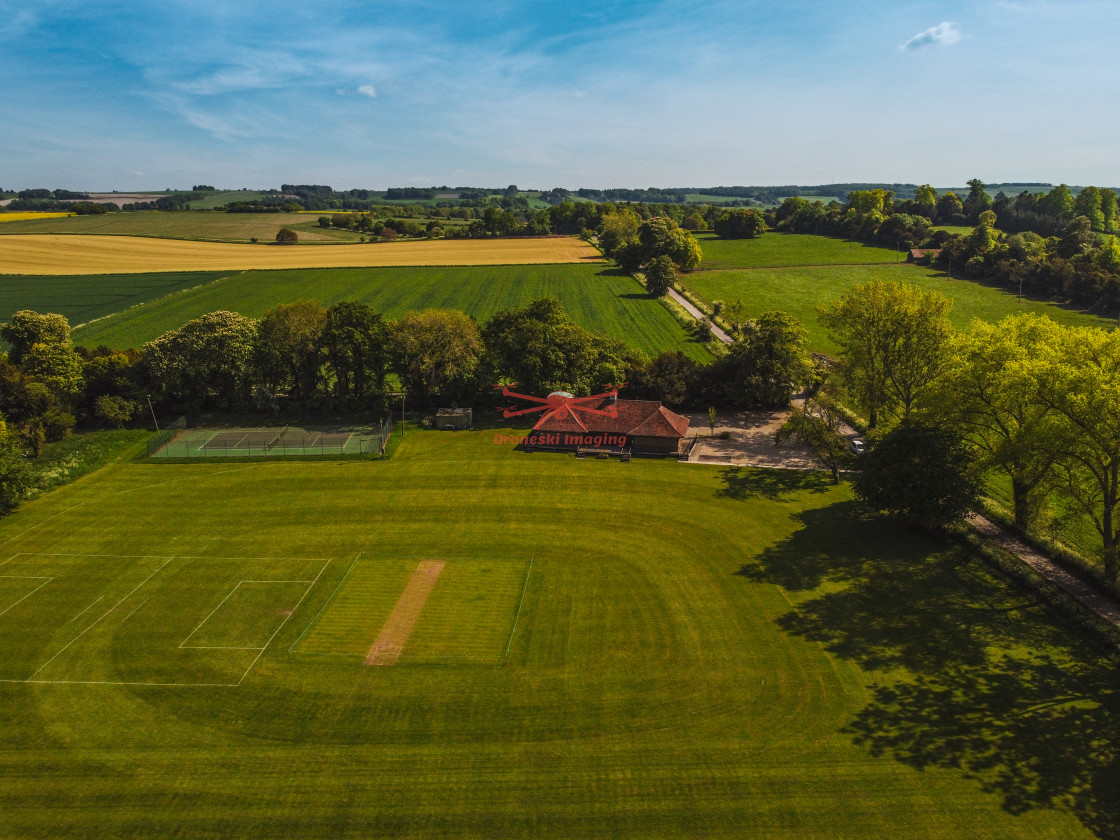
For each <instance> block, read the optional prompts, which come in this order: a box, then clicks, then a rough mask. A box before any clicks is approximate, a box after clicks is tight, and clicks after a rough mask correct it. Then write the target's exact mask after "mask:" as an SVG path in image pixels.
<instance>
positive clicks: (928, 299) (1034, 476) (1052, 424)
mask: <svg viewBox="0 0 1120 840" xmlns="http://www.w3.org/2000/svg"><path fill="white" fill-rule="evenodd" d="M951 306H952V302H951V301H950V300H949V299H948V298H946V297H945V296H944V295H941V294H940V293H939V292H935V291H929V292H924V291H921V290H920V289H918V288H917V287H915V286H910V285H908V284H904V283H897V282H882V281H875V282H872V283H869V284H865V285H862V286H857V287H855V288H853V289H852V290H851V292H849V293H848V294H847V295H845V296H844V297H843V298H841V299H840V300H838V301H836V302H835V303H833V304H831V305H829V306H826V307H823V308H822V309H821V310H820V320H821V322H822V323H824V324H825V325H826V326H828V327H829V329H830V331H831V333H832V336H833V339H834V340H835V341H836V342H837V344H838V345H839V346H840V348H841V353H840V359H839V364H838V365H837V367H836V368H835V369H833V370H831V371H822V372H821V373H822V375H821V377H820V380H819V381H818V383H817V385H816V389H815V391H814V393H813V395H812V396H810V398H809V399H807V400H806V401H805V403H804V405H803V406H800V407H798V408H796V409H795V410H794V412H793V414H792V416H791V420H790V423H789V424H788V428H787V429H786V431H785V433H784V434H785V436H787V437H789V436H792V437H796V438H797V439H799V440H801V441H803V442H805V443H807V444H809V445H811V446H812V447H813V448H814V449H815V450H816V451H817V452H818V454H819V455H820V456H821V457H822V459H824V460H825V462H826V463H828V464H830V465H831V466H833V468H834V472H835V468H836V466H837V464H838V462H839V460H840V458H841V456H842V454H843V453H844V451H845V450H846V448H847V446H846V444H847V441H846V439H845V438H844V436H843V435H842V434H840V428H841V426H840V424H841V421H842V411H841V409H840V406H841V405H851V406H854V407H855V408H856V409H857V410H859V411H860V412H862V414H863V416H864V417H865V418H866V419H867V423H868V427H869V431H868V435H867V445H868V450H869V451H868V453H867V454H866V455H865V456H864V463H863V467H864V469H863V470H862V471H861V473H860V474H859V476H858V477H857V478H856V480H855V481H856V491H857V493H858V494H860V495H861V496H863V497H864V498H865V499H866V500H868V501H869V502H870V503H872V505H873V506H874V507H877V508H880V509H886V510H892V511H895V512H898V513H903V514H906V515H908V516H910V517H911V518H913V519H914V520H915V521H916V522H917V523H918V524H922V525H926V526H929V525H941V524H944V523H945V522H948V521H951V520H952V519H954V518H956V517H958V516H960V515H962V514H963V513H965V512H967V511H968V510H969V509H971V508H975V505H976V499H977V496H978V495H979V493H980V492H981V490H982V487H983V483H982V480H981V479H982V478H983V477H984V476H991V475H998V476H1002V479H1003V480H1004V481H1005V482H1006V483H1007V484H1008V485H1009V486H1010V488H1011V505H1012V513H1013V516H1014V519H1015V522H1016V524H1017V525H1018V526H1019V527H1020V528H1022V529H1023V530H1024V531H1028V532H1029V531H1031V530H1034V529H1036V528H1038V527H1040V526H1041V525H1043V524H1044V523H1043V522H1042V520H1043V518H1044V517H1045V515H1046V510H1047V509H1048V505H1047V500H1049V499H1061V500H1064V503H1068V504H1069V505H1072V506H1073V507H1075V508H1076V509H1079V510H1080V511H1081V512H1082V513H1084V514H1085V516H1086V517H1088V519H1089V521H1091V522H1092V523H1093V525H1094V527H1095V528H1096V531H1097V534H1098V536H1099V538H1100V547H1101V557H1102V558H1103V565H1102V568H1101V570H1100V573H1101V576H1102V578H1103V579H1104V580H1105V581H1107V582H1108V583H1110V584H1115V583H1116V582H1117V579H1118V572H1120V330H1103V329H1099V328H1093V327H1066V326H1061V325H1059V324H1057V323H1056V322H1054V321H1052V320H1051V319H1049V318H1046V317H1044V316H1036V315H1019V316H1013V317H1009V318H1006V319H1004V320H1003V321H1000V322H999V323H995V324H993V323H987V322H983V321H979V320H975V321H973V322H972V324H971V325H970V326H969V327H968V328H967V329H964V330H961V331H957V330H955V329H953V327H952V326H951V325H950V323H949V321H948V317H947V313H948V312H949V309H950V307H951Z"/></svg>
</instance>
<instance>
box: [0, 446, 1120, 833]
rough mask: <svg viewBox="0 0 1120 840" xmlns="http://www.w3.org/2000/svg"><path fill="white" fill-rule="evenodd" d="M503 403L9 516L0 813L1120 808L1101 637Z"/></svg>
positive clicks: (135, 480)
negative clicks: (535, 428) (310, 453)
mask: <svg viewBox="0 0 1120 840" xmlns="http://www.w3.org/2000/svg"><path fill="white" fill-rule="evenodd" d="M492 434H493V433H492V432H488V433H484V432H456V433H446V432H419V433H409V434H408V436H407V437H406V438H405V439H404V441H403V442H402V443H401V445H400V446H399V448H398V449H397V451H396V454H395V455H394V457H393V458H392V459H391V460H387V461H380V462H379V461H351V462H345V461H333V462H329V463H309V462H285V463H254V464H239V465H231V464H191V465H166V464H155V463H151V462H131V461H127V460H126V461H122V462H118V463H117V464H115V465H112V466H109V467H107V468H105V469H103V470H101V471H100V472H97V473H94V474H92V475H89V476H86V477H85V478H83V479H81V480H79V481H77V482H75V483H74V484H71V485H68V486H66V487H63V488H61V489H59V490H56V491H54V492H53V493H51V494H48V495H46V496H44V497H42V498H40V499H37V500H35V501H32V502H28V503H25V504H24V505H23V506H22V507H21V508H20V509H19V510H18V511H17V512H16V513H15V514H13V515H10V516H8V517H6V518H4V519H3V520H0V545H2V546H3V552H2V555H0V651H2V654H0V680H3V681H2V682H0V721H2V724H3V748H2V749H0V814H2V815H3V819H0V836H3V837H11V838H21V839H22V838H27V837H52V838H82V839H83V840H84V838H89V837H108V836H112V837H115V838H165V837H172V836H175V837H223V838H274V837H275V838H288V837H300V838H319V837H322V838H331V839H332V840H335V839H336V838H347V837H353V838H370V837H430V838H441V837H449V838H468V837H504V838H533V839H534V840H540V839H541V838H566V839H567V838H596V839H597V838H603V837H613V838H631V837H633V838H649V837H659V838H695V837H708V838H724V837H726V838H744V837H760V838H761V837H765V838H771V840H779V838H791V840H792V838H798V840H800V838H805V837H814V838H851V840H857V838H858V840H869V839H871V840H874V838H891V840H893V838H899V837H906V838H947V839H951V840H956V838H961V837H969V838H975V839H976V840H996V839H997V838H998V840H1008V838H1031V840H1039V838H1051V839H1052V840H1057V838H1062V839H1063V840H1065V838H1080V837H1085V838H1089V837H1092V836H1098V837H1114V836H1116V833H1117V830H1118V829H1120V800H1118V799H1117V797H1116V795H1115V793H1116V790H1117V775H1116V774H1117V769H1116V768H1117V765H1116V761H1117V756H1118V755H1120V727H1117V726H1116V718H1115V716H1116V715H1117V714H1120V707H1118V700H1117V694H1116V691H1115V686H1116V676H1115V675H1116V670H1115V669H1116V662H1115V653H1114V652H1112V653H1109V654H1107V655H1106V654H1105V653H1103V652H1102V649H1101V648H1097V647H1095V646H1094V645H1093V644H1091V643H1090V642H1088V641H1087V640H1085V639H1084V638H1083V637H1082V636H1080V635H1079V633H1078V631H1077V630H1076V629H1075V628H1073V627H1072V626H1070V625H1068V624H1065V623H1063V622H1062V621H1061V620H1060V619H1058V618H1056V617H1055V616H1054V615H1053V614H1051V613H1050V612H1049V611H1048V610H1047V609H1045V608H1043V607H1041V606H1040V605H1039V604H1038V603H1037V602H1035V601H1034V600H1033V599H1032V597H1031V596H1030V595H1029V594H1027V593H1025V592H1024V591H1022V590H1019V589H1017V588H1015V587H1014V586H1012V585H1010V584H1008V583H1007V582H1006V581H1004V580H1003V579H1002V578H1000V577H999V576H997V575H996V574H994V573H993V572H991V571H990V570H989V569H988V567H986V566H985V565H983V564H982V563H980V562H979V561H978V560H976V559H975V558H974V557H972V556H971V555H969V554H968V553H966V551H965V550H964V549H963V548H957V547H953V546H952V545H947V544H941V543H933V542H929V541H927V540H925V539H923V538H921V537H918V536H916V535H915V534H913V533H911V532H909V531H906V530H903V529H900V528H896V527H895V526H892V525H890V524H887V523H883V522H876V521H869V520H866V519H864V518H862V517H861V516H860V515H859V514H858V511H857V509H856V508H855V506H854V504H853V502H852V501H851V495H850V492H849V490H848V489H847V488H846V487H833V486H831V485H830V484H829V482H828V481H827V479H826V478H825V477H824V476H822V475H819V474H815V473H792V472H790V473H787V472H781V471H763V470H749V469H733V468H717V467H704V466H696V465H682V464H678V463H676V462H664V461H638V462H634V463H630V464H620V463H619V462H617V461H597V460H594V459H592V460H586V461H579V460H576V459H574V458H572V457H570V456H560V455H543V454H539V453H538V454H525V453H520V452H516V451H514V450H513V449H512V448H510V447H500V446H495V445H494V444H493V440H492ZM141 448H142V447H141ZM262 488H263V492H262ZM577 524H578V527H576V525H577ZM840 535H842V538H838V537H839V536H840ZM421 564H426V565H428V566H430V565H431V564H436V565H439V566H441V567H442V573H441V574H440V575H439V577H438V579H436V580H435V582H434V584H433V586H432V588H430V594H428V595H426V600H421V601H420V602H419V605H418V606H417V604H412V612H411V613H410V615H411V621H412V623H411V624H410V625H409V632H407V633H404V634H403V635H402V636H401V637H400V648H399V658H396V659H395V660H394V662H395V664H392V665H367V664H365V662H366V655H365V654H366V652H367V651H368V650H369V649H370V646H371V645H372V644H375V643H376V642H377V640H378V639H380V638H381V637H382V636H383V635H384V633H385V628H386V627H388V626H389V625H390V624H391V623H392V617H393V616H397V617H398V618H399V614H400V612H401V604H402V603H404V602H405V595H406V592H409V591H412V589H413V587H412V582H411V581H412V579H414V578H415V575H416V574H418V573H419V571H420V569H421V568H422V566H421ZM387 616H388V617H389V618H387Z"/></svg>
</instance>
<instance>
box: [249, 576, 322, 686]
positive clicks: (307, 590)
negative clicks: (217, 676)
mask: <svg viewBox="0 0 1120 840" xmlns="http://www.w3.org/2000/svg"><path fill="white" fill-rule="evenodd" d="M330 564H331V561H330V560H328V561H327V562H326V563H324V564H323V568H321V569H320V570H319V574H317V575H315V580H313V581H311V585H310V586H308V587H307V589H306V590H304V593H303V596H302V597H301V598H300V599H299V600H298V601H297V602H296V605H295V606H294V607H292V611H291V612H290V613H288V614H287V615H286V616H284V620H283V621H281V622H280V626H279V627H277V628H276V630H275V631H274V632H273V634H272V635H271V636H269V637H268V641H267V642H265V644H264V647H263V648H261V652H260V653H258V654H257V655H256V657H255V658H254V659H253V661H252V662H250V663H249V667H248V668H246V669H245V673H244V674H242V675H241V679H239V680H238V681H237V684H238V685H241V683H242V682H244V680H245V678H246V677H247V676H249V672H250V671H252V670H253V666H254V665H256V664H257V662H258V661H259V660H260V658H261V657H262V656H264V652H265V651H266V650H268V646H269V645H271V644H272V640H273V639H275V638H276V635H277V634H278V633H279V632H280V631H281V630H283V629H284V625H285V624H287V623H288V619H290V618H291V617H292V616H293V615H295V614H296V610H298V609H299V605H300V604H302V603H303V602H304V600H306V598H307V596H308V594H310V592H311V590H312V589H314V588H315V584H316V583H318V582H319V578H321V577H322V576H323V572H325V571H326V570H327V566H329V565H330Z"/></svg>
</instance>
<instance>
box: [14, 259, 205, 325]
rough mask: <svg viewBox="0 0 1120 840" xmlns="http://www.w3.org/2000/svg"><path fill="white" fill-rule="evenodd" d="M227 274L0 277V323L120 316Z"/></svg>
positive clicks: (83, 320) (80, 320) (82, 320)
mask: <svg viewBox="0 0 1120 840" xmlns="http://www.w3.org/2000/svg"><path fill="white" fill-rule="evenodd" d="M225 274H226V272H216V271H194V272H191V271H180V272H170V273H167V274H99V275H96V276H92V277H39V276H30V275H8V276H0V321H7V320H8V318H10V317H11V316H12V313H13V312H18V311H19V310H21V309H34V310H35V311H36V312H57V313H59V314H60V315H65V316H66V317H67V318H68V319H69V320H70V323H71V324H73V325H75V326H76V325H78V324H84V323H87V322H89V321H92V320H94V319H96V318H103V317H105V316H106V315H110V314H112V313H114V312H123V311H125V310H126V309H128V308H130V307H132V306H136V305H137V304H138V303H144V302H146V301H151V300H156V299H157V298H161V297H163V296H165V295H169V294H171V293H173V292H179V291H182V290H183V289H190V288H193V287H195V286H200V285H203V284H205V283H209V282H211V281H213V280H216V279H218V278H219V277H223V276H225Z"/></svg>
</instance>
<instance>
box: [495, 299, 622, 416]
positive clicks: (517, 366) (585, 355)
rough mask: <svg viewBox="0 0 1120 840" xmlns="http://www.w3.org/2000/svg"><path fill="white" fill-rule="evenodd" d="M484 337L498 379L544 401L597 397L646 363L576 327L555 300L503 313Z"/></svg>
mask: <svg viewBox="0 0 1120 840" xmlns="http://www.w3.org/2000/svg"><path fill="white" fill-rule="evenodd" d="M482 334H483V340H484V342H485V344H486V349H487V354H488V357H489V360H488V364H489V367H490V369H491V370H492V372H493V374H494V375H495V376H496V377H499V378H505V379H510V380H513V381H515V382H517V383H518V386H519V388H520V389H521V390H522V391H524V392H525V393H530V394H536V395H539V396H543V395H545V394H548V393H550V392H552V391H568V392H570V393H573V394H576V395H585V394H592V393H595V392H596V391H598V390H600V389H601V388H602V387H603V386H604V385H606V384H608V383H619V382H622V381H623V380H624V379H625V378H626V375H627V372H628V371H629V370H630V368H631V367H632V366H633V365H634V363H635V362H636V361H643V362H644V359H638V358H636V355H640V354H635V353H634V352H633V351H631V350H629V349H628V348H627V347H626V346H625V345H623V344H621V343H619V342H617V341H614V340H612V339H608V338H605V337H603V336H600V335H596V334H595V333H592V332H589V331H588V330H585V329H583V328H582V327H580V326H579V325H577V324H573V323H572V322H571V321H570V320H568V317H567V315H566V314H565V313H564V310H563V307H561V305H560V302H559V301H558V300H556V299H555V298H540V299H538V300H534V301H532V302H530V303H529V304H528V305H527V306H525V307H524V308H522V309H504V310H502V311H500V312H497V313H495V314H494V316H493V317H492V318H491V319H490V320H489V321H488V322H487V324H486V327H485V328H484V329H483V333H482Z"/></svg>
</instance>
